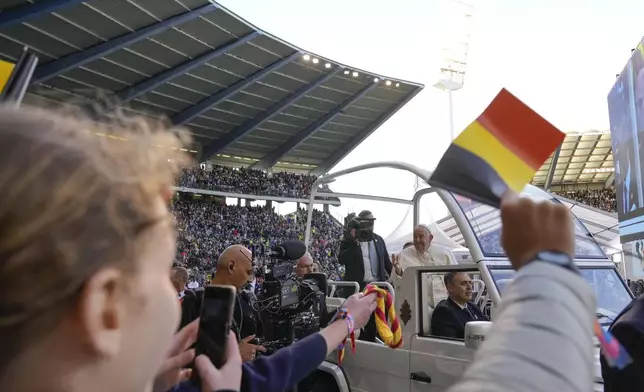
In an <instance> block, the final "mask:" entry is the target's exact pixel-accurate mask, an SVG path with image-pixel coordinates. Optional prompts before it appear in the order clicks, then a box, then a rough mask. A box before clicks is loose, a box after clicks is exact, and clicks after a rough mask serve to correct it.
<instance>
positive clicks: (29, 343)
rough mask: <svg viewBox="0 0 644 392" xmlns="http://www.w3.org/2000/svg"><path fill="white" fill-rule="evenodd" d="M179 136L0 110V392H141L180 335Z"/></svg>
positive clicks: (154, 128) (130, 123)
mask: <svg viewBox="0 0 644 392" xmlns="http://www.w3.org/2000/svg"><path fill="white" fill-rule="evenodd" d="M181 147H182V142H181V140H180V139H179V138H178V137H177V136H176V134H173V133H171V132H168V131H166V130H164V128H163V127H161V126H158V125H155V124H151V123H149V122H144V121H142V120H136V121H135V120H121V121H119V122H115V123H112V124H110V125H99V124H96V123H95V122H92V121H88V120H82V119H78V118H73V117H67V116H63V115H60V114H56V113H54V112H50V111H43V110H36V109H25V108H22V109H14V108H9V107H2V106H0V347H2V349H1V350H0V389H2V390H5V389H6V390H16V391H17V390H22V391H29V390H35V389H39V390H47V389H51V390H57V389H63V388H64V389H65V390H68V391H75V390H94V391H96V390H99V391H100V390H103V389H107V388H108V387H109V389H110V390H118V391H136V392H140V391H143V390H145V388H146V386H147V385H149V383H150V381H151V380H152V378H153V376H154V374H155V373H156V371H157V369H158V368H159V364H160V363H161V361H162V360H163V359H164V356H165V354H166V351H167V350H168V347H169V344H170V338H171V336H172V334H173V332H174V331H175V330H176V328H177V324H178V319H179V304H178V302H177V299H176V298H177V297H176V291H175V290H174V289H173V287H172V285H171V283H170V278H169V273H170V266H171V265H172V261H173V256H174V253H175V234H174V229H173V227H172V223H171V219H170V216H169V212H168V209H167V198H168V195H169V192H170V189H171V186H172V184H173V181H174V176H175V174H176V173H177V169H178V167H180V166H181V165H184V164H186V163H187V157H186V156H184V155H183V154H182V153H180V149H179V148H181Z"/></svg>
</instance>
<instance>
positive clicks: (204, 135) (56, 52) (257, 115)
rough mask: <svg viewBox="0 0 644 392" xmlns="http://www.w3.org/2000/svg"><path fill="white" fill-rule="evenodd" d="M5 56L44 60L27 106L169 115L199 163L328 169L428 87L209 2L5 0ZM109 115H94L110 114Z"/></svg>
mask: <svg viewBox="0 0 644 392" xmlns="http://www.w3.org/2000/svg"><path fill="white" fill-rule="evenodd" d="M0 11H1V12H0V15H1V16H0V59H3V60H7V61H12V62H13V61H16V59H17V58H18V57H19V56H20V54H21V53H22V51H23V48H24V47H28V48H29V50H30V51H32V52H34V53H35V54H36V55H37V56H38V58H39V65H38V67H37V68H36V70H35V73H34V77H33V79H32V84H31V86H30V88H29V90H28V92H27V95H26V97H25V102H26V103H31V104H37V105H57V104H59V103H60V102H65V103H73V104H76V105H79V106H81V107H84V108H89V109H91V108H94V107H95V105H96V101H97V98H100V99H99V101H100V102H108V103H110V104H112V105H119V106H120V107H121V108H122V110H123V111H125V112H126V113H133V114H143V115H146V116H151V117H154V118H164V119H169V121H170V122H171V123H172V124H174V125H181V126H184V127H186V128H187V129H188V130H189V132H190V133H191V134H192V136H193V137H194V144H193V146H192V147H191V148H190V152H192V153H193V154H195V155H196V157H197V160H198V161H199V162H203V161H207V160H210V161H212V162H213V163H217V164H225V165H228V166H252V167H253V168H254V169H260V170H269V169H272V168H274V169H275V171H284V170H288V171H298V172H303V173H304V172H311V174H314V175H321V174H324V173H326V172H328V171H329V170H330V169H331V168H333V167H334V166H335V165H336V164H337V163H338V162H339V161H340V160H342V159H343V158H344V157H345V156H346V155H347V154H349V153H350V152H351V151H352V150H353V149H354V148H355V147H356V146H357V145H359V144H360V143H361V142H362V141H363V140H364V139H366V138H367V137H368V136H369V135H371V133H373V132H374V131H375V130H376V129H377V128H378V127H379V126H380V125H382V124H383V123H384V122H385V121H387V120H388V119H389V117H391V116H392V115H393V114H394V113H396V112H397V111H398V110H399V109H400V108H401V107H402V106H404V105H405V104H406V103H407V102H408V101H409V100H410V99H412V98H413V97H414V96H415V95H416V94H418V92H420V91H421V90H422V88H423V86H422V85H421V84H418V83H411V82H406V81H403V80H400V79H397V78H392V77H388V76H384V75H381V74H377V73H374V72H368V71H364V70H361V69H357V68H355V67H351V66H348V65H344V64H341V63H339V62H337V61H333V60H330V59H327V58H324V57H322V56H318V55H316V54H314V53H311V52H308V51H305V50H303V49H301V48H298V47H296V46H294V45H291V44H289V43H287V42H285V41H284V40H282V39H280V38H277V37H274V36H272V35H271V34H269V33H267V32H265V31H262V30H260V29H258V28H257V27H255V26H253V25H252V24H250V23H248V22H247V21H245V20H243V19H242V18H240V17H239V16H237V15H235V14H234V13H232V12H231V11H229V10H227V9H226V8H224V7H222V6H221V5H219V4H217V3H215V2H212V1H210V0H192V1H189V2H187V1H180V0H156V1H144V0H109V1H103V0H89V1H83V2H81V1H78V0H43V1H39V2H29V1H27V0H12V1H10V2H9V3H8V4H7V2H3V3H2V5H0ZM110 108H111V106H110V107H108V108H105V109H102V110H101V113H103V114H109V113H111V111H110Z"/></svg>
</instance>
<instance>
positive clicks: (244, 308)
mask: <svg viewBox="0 0 644 392" xmlns="http://www.w3.org/2000/svg"><path fill="white" fill-rule="evenodd" d="M253 297H254V294H252V293H251V292H250V291H247V290H243V291H241V292H240V293H238V294H237V300H236V301H235V310H234V312H233V332H235V335H237V340H241V339H244V338H245V337H248V336H250V335H256V336H257V337H260V336H263V331H262V324H261V322H260V318H259V314H258V313H257V311H255V309H254V308H253V305H252V302H253V301H254V298H253Z"/></svg>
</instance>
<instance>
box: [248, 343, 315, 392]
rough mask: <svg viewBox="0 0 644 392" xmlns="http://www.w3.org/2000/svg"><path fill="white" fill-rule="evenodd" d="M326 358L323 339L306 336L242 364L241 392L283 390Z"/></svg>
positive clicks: (275, 391) (274, 391) (280, 391)
mask: <svg viewBox="0 0 644 392" xmlns="http://www.w3.org/2000/svg"><path fill="white" fill-rule="evenodd" d="M325 357H326V341H325V340H324V338H323V337H322V335H320V334H319V333H316V334H313V335H311V336H308V337H306V338H304V339H302V340H300V341H299V342H296V343H293V344H292V345H291V346H289V347H285V348H283V349H281V350H278V351H277V352H275V353H274V354H273V355H271V356H268V357H259V358H257V359H256V360H254V361H252V362H246V363H244V365H243V375H242V387H241V391H242V392H260V391H261V392H284V391H286V390H289V389H292V388H293V387H294V386H295V385H297V383H298V382H300V381H302V380H303V379H304V378H305V377H306V376H308V375H309V374H311V372H313V371H314V370H315V369H317V367H318V366H319V365H320V364H321V363H322V362H323V361H324V358H325Z"/></svg>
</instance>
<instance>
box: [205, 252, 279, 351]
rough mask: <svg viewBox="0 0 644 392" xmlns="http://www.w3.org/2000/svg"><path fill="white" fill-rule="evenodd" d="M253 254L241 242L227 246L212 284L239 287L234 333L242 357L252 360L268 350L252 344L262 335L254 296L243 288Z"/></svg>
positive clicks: (251, 265)
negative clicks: (252, 298)
mask: <svg viewBox="0 0 644 392" xmlns="http://www.w3.org/2000/svg"><path fill="white" fill-rule="evenodd" d="M251 257H252V254H251V251H250V250H248V248H246V247H244V246H242V245H231V246H229V247H228V248H226V249H225V250H224V251H223V252H222V253H221V255H220V256H219V260H218V261H217V272H216V273H215V277H214V278H213V280H212V284H220V285H229V286H234V287H235V288H236V289H237V301H236V302H235V311H234V313H233V332H234V333H235V335H236V336H237V340H238V341H239V352H240V354H241V357H242V360H243V361H244V362H246V361H252V360H253V359H255V356H256V354H257V351H260V352H264V351H266V349H265V348H264V347H262V346H258V345H256V344H253V343H252V340H253V339H254V338H255V336H256V335H259V336H261V335H262V330H261V323H260V322H259V315H258V314H257V312H256V311H255V310H254V309H253V306H252V303H251V296H250V295H249V294H248V292H246V291H242V288H243V287H244V286H246V285H247V284H248V282H249V281H250V278H251V277H252V276H253V262H252V259H251Z"/></svg>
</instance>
